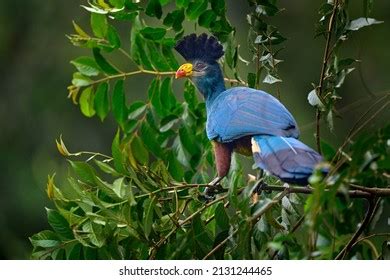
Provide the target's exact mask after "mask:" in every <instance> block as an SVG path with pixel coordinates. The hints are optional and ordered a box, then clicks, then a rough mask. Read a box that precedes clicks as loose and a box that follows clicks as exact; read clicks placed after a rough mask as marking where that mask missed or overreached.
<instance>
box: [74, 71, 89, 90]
mask: <svg viewBox="0 0 390 280" xmlns="http://www.w3.org/2000/svg"><path fill="white" fill-rule="evenodd" d="M91 83H92V80H91V79H90V78H88V77H86V76H84V75H83V74H81V73H80V72H75V73H73V79H72V85H74V86H76V87H85V86H89V85H90V84H91Z"/></svg>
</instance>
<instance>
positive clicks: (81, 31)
mask: <svg viewBox="0 0 390 280" xmlns="http://www.w3.org/2000/svg"><path fill="white" fill-rule="evenodd" d="M72 23H73V28H74V30H75V31H76V33H77V34H78V35H80V36H81V37H83V38H89V35H88V34H87V33H86V32H85V31H84V30H83V29H82V28H81V27H80V26H79V25H78V24H77V23H76V22H74V21H72Z"/></svg>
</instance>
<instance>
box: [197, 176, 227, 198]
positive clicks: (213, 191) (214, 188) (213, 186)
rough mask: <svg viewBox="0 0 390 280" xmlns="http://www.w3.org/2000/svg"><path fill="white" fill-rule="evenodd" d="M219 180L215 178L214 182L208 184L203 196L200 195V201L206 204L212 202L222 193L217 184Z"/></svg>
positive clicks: (220, 187)
mask: <svg viewBox="0 0 390 280" xmlns="http://www.w3.org/2000/svg"><path fill="white" fill-rule="evenodd" d="M221 180H222V178H220V177H217V178H215V179H214V180H212V181H211V182H210V183H208V184H207V187H206V188H205V190H204V192H203V194H201V195H200V199H201V200H204V201H207V202H209V201H213V200H214V199H215V196H216V195H217V194H219V193H221V192H223V188H222V186H221V185H220V184H219V182H220V181H221Z"/></svg>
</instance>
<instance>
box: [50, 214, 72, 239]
mask: <svg viewBox="0 0 390 280" xmlns="http://www.w3.org/2000/svg"><path fill="white" fill-rule="evenodd" d="M46 212H47V220H48V222H49V224H50V226H51V227H52V228H53V229H54V231H55V232H56V233H58V234H59V235H60V236H62V237H63V238H65V239H73V238H74V237H73V232H72V230H71V229H70V227H69V223H68V221H67V220H66V219H65V218H64V217H62V216H61V214H60V213H58V212H57V211H55V210H52V209H49V208H46Z"/></svg>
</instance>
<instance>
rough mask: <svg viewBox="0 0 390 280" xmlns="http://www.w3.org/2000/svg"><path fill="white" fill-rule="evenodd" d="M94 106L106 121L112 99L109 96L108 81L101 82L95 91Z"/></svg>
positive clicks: (101, 118)
mask: <svg viewBox="0 0 390 280" xmlns="http://www.w3.org/2000/svg"><path fill="white" fill-rule="evenodd" d="M94 108H95V110H96V113H97V115H98V116H99V118H100V120H101V121H104V119H105V118H106V116H107V114H108V112H109V111H110V100H109V96H108V83H106V82H104V83H101V84H99V86H98V87H97V89H96V93H95V100H94Z"/></svg>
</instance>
